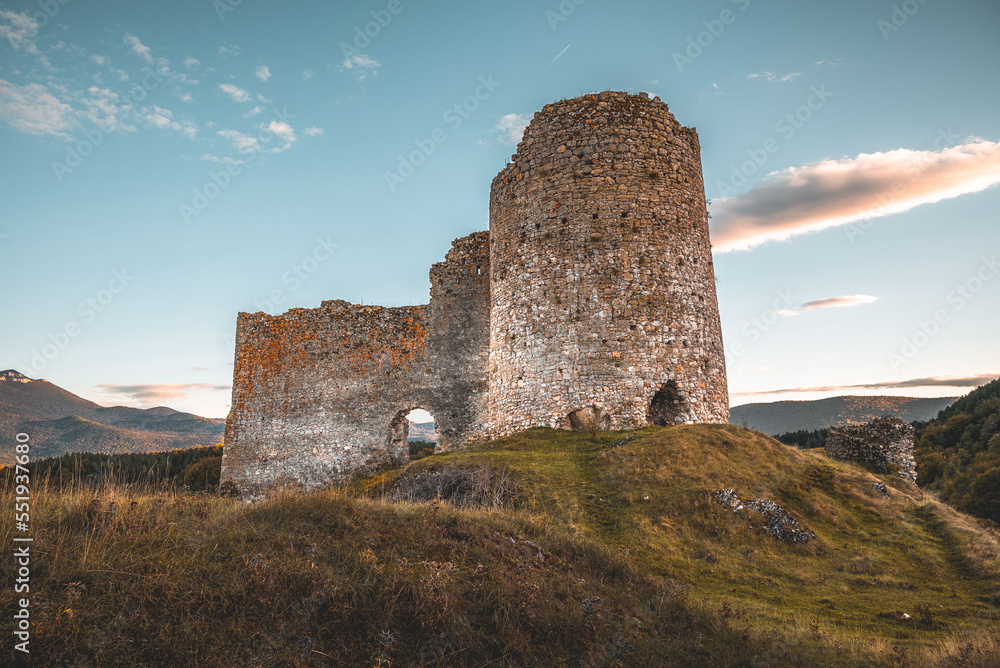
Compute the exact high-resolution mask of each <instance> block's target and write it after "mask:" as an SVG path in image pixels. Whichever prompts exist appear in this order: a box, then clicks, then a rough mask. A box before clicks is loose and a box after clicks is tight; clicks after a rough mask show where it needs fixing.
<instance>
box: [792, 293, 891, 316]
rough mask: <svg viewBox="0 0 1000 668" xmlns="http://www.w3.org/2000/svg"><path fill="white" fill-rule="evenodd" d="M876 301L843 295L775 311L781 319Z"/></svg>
mask: <svg viewBox="0 0 1000 668" xmlns="http://www.w3.org/2000/svg"><path fill="white" fill-rule="evenodd" d="M877 301H878V297H873V296H872V295H845V296H843V297H825V298H823V299H815V300H813V301H811V302H806V303H805V304H802V305H801V306H796V307H795V308H791V309H784V310H781V311H777V314H778V315H780V316H783V317H789V316H796V315H798V314H799V313H801V312H802V311H815V310H816V309H822V308H847V307H850V306H860V305H862V304H871V303H874V302H877Z"/></svg>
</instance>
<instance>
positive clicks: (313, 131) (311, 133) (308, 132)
mask: <svg viewBox="0 0 1000 668" xmlns="http://www.w3.org/2000/svg"><path fill="white" fill-rule="evenodd" d="M324 132H326V131H325V130H324V129H323V128H316V127H312V128H306V129H305V130H303V131H302V134H304V135H305V136H307V137H318V136H320V135H321V134H323V133H324Z"/></svg>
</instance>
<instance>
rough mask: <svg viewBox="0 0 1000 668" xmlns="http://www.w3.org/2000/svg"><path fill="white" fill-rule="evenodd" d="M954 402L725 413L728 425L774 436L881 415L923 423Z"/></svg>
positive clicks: (862, 401)
mask: <svg viewBox="0 0 1000 668" xmlns="http://www.w3.org/2000/svg"><path fill="white" fill-rule="evenodd" d="M957 399H958V397H933V398H918V397H896V396H857V395H844V396H839V397H829V398H827V399H816V400H812V401H774V402H770V403H753V404H743V405H741V406H733V407H732V408H730V409H729V423H730V424H735V425H744V423H745V426H747V427H749V428H751V429H755V430H757V431H762V432H764V433H765V434H771V435H775V434H784V433H787V432H792V431H814V430H816V429H823V428H824V427H841V426H844V425H848V424H858V423H861V422H868V421H870V420H872V419H874V418H877V417H880V416H882V415H895V416H897V417H899V418H900V419H902V420H903V421H904V422H914V421H918V420H919V421H924V420H930V419H931V418H933V417H935V416H937V414H938V413H939V412H940V411H942V410H944V409H945V408H947V407H948V406H950V405H951V404H952V403H953V402H954V401H955V400H957Z"/></svg>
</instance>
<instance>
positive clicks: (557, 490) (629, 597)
mask: <svg viewBox="0 0 1000 668" xmlns="http://www.w3.org/2000/svg"><path fill="white" fill-rule="evenodd" d="M874 483H882V484H884V485H885V486H886V488H887V492H888V494H889V498H886V497H885V496H884V495H883V494H880V493H879V491H878V490H877V489H876V486H875V485H874ZM719 489H733V490H735V492H736V494H737V495H738V496H739V497H740V498H741V499H742V500H743V501H744V503H746V502H749V500H750V499H751V498H757V499H764V500H767V501H773V502H776V503H777V504H779V505H780V506H782V507H783V508H784V509H786V510H787V511H788V512H789V513H790V514H791V516H792V517H793V518H795V519H796V520H797V521H798V523H799V524H800V525H801V529H802V530H803V531H808V532H811V533H812V534H813V535H814V536H815V538H814V539H813V540H810V541H809V542H805V543H801V544H787V543H785V542H781V541H779V540H777V539H776V538H775V535H774V531H773V530H774V527H773V523H772V526H770V527H769V526H768V523H767V522H765V518H764V517H763V516H762V515H760V514H758V513H755V512H753V511H750V510H749V509H748V508H743V509H741V510H733V507H732V506H726V505H721V504H719V503H717V502H716V501H715V500H714V496H715V492H716V490H719ZM7 501H9V499H8V500H5V501H4V502H5V503H6V502H7ZM112 504H113V506H112ZM33 507H34V510H33V513H34V515H33V516H34V517H35V518H36V519H35V525H34V536H35V545H36V549H38V550H39V552H40V554H39V558H38V561H37V562H36V563H37V565H35V566H33V568H35V571H34V573H33V579H32V593H33V596H34V597H35V600H36V601H37V602H38V603H37V607H36V608H35V609H34V610H33V612H32V614H33V617H32V619H33V620H34V623H35V625H36V626H35V627H34V635H33V641H32V642H33V644H32V650H33V654H32V657H33V663H36V664H37V665H66V664H71V663H74V662H76V663H77V664H79V665H84V664H86V665H102V666H104V665H165V664H169V665H178V666H183V665H201V666H216V665H219V666H231V665H262V666H272V665H289V666H293V665H295V666H323V665H345V666H363V665H369V666H410V665H417V666H431V665H435V666H441V665H446V666H486V665H492V666H506V665H511V666H515V665H516V666H528V665H530V666H559V665H567V666H568V665H573V666H616V665H620V666H660V665H664V666H670V665H677V666H778V665H782V666H783V665H792V666H822V665H836V666H868V665H872V666H948V665H954V666H958V665H962V666H993V665H996V660H997V657H998V656H1000V622H998V619H997V613H998V608H997V604H998V603H1000V598H998V595H1000V537H998V534H997V533H996V532H994V531H993V530H992V529H989V528H985V527H983V526H980V525H979V524H978V523H977V522H976V521H975V520H973V519H971V518H969V517H967V516H964V515H961V514H960V513H958V512H956V511H955V510H953V509H951V508H949V507H947V506H945V505H943V504H941V503H939V502H937V501H936V500H934V499H933V498H932V497H930V496H928V495H927V494H925V493H923V492H922V491H921V490H919V489H918V488H916V487H914V486H912V485H909V484H908V483H905V482H903V481H902V480H899V479H896V478H893V477H888V476H875V475H872V474H870V473H868V472H866V471H863V470H861V469H858V468H856V467H853V466H850V465H848V464H843V463H838V462H833V461H831V460H828V459H826V458H825V457H824V456H823V455H822V454H821V453H818V452H812V451H801V450H798V449H795V448H791V447H788V446H785V445H782V444H781V443H778V442H777V441H775V440H773V439H771V438H769V437H766V436H764V435H762V434H759V433H756V432H752V431H749V430H746V429H742V428H739V427H734V426H724V425H689V426H681V427H671V428H664V429H659V428H649V429H643V430H638V431H634V432H628V433H622V432H618V433H600V434H597V435H596V437H592V436H591V435H589V434H586V433H572V432H563V431H556V430H550V429H535V430H530V431H527V432H523V433H521V434H517V435H515V436H512V437H510V438H507V439H502V440H499V441H496V442H493V443H489V444H485V445H482V446H477V447H475V448H470V449H466V450H462V451H456V452H451V453H444V454H440V455H434V456H431V457H426V458H424V459H421V460H419V461H417V462H414V463H412V464H410V465H409V466H408V467H407V468H406V469H401V470H393V471H386V472H383V473H382V474H380V475H377V476H373V477H370V478H366V479H363V480H359V481H356V482H355V483H354V484H353V485H351V486H350V487H349V488H348V489H346V490H331V491H327V492H319V493H313V494H308V495H278V496H276V497H275V498H272V499H270V500H267V501H263V502H260V503H255V504H251V505H247V504H243V503H240V502H238V501H235V500H232V499H229V498H221V497H217V496H183V495H170V496H165V495H153V494H142V493H139V492H135V491H134V490H133V491H132V492H131V493H130V492H127V491H124V490H120V489H117V490H116V489H114V488H108V489H105V490H102V491H99V492H95V491H90V490H86V489H82V490H78V491H76V492H72V493H58V492H55V491H51V492H40V493H39V494H37V496H36V499H35V502H34V506H33ZM4 532H5V534H6V535H4V536H3V540H5V541H7V544H11V543H10V541H11V535H10V534H11V533H12V529H11V528H10V527H6V526H5V528H4ZM5 567H7V568H9V566H5ZM12 596H13V593H12V592H11V591H10V590H9V588H8V589H5V590H2V593H0V605H2V606H4V607H5V608H7V609H9V608H10V607H11V605H12V602H11V598H12ZM907 616H908V617H907Z"/></svg>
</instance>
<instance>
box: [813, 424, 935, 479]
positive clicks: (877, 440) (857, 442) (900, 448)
mask: <svg viewBox="0 0 1000 668" xmlns="http://www.w3.org/2000/svg"><path fill="white" fill-rule="evenodd" d="M826 453H827V454H828V455H830V456H831V457H833V458H834V459H839V460H841V461H845V462H855V463H858V464H861V465H862V466H865V467H868V468H870V469H871V470H873V471H875V472H877V473H898V474H899V477H900V478H903V479H904V480H909V481H910V482H912V483H916V482H917V462H916V460H915V459H914V457H913V427H912V426H911V425H909V424H907V423H906V422H903V421H902V420H900V419H899V418H898V417H894V416H891V415H883V416H882V417H879V418H875V419H874V420H872V421H871V422H866V423H864V424H860V425H849V426H845V427H830V430H829V432H828V433H827V436H826Z"/></svg>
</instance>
